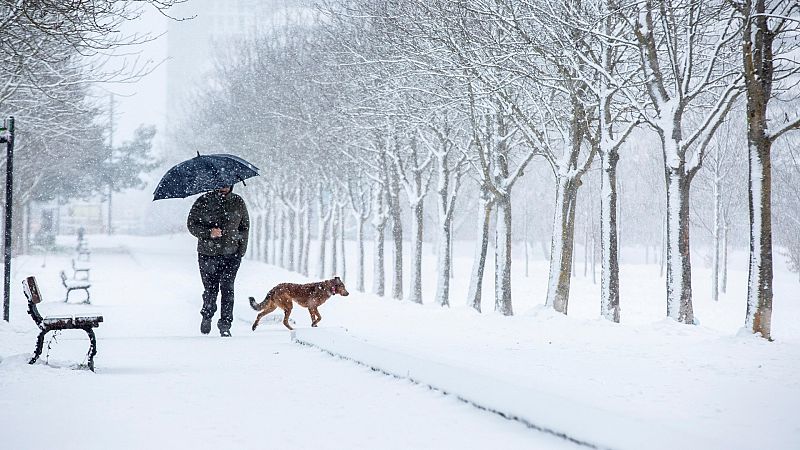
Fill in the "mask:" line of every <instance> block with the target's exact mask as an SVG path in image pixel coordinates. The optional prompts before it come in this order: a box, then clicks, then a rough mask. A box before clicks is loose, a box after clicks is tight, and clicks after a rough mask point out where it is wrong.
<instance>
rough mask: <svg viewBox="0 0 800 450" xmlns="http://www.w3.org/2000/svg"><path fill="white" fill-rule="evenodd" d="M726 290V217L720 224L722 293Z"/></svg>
mask: <svg viewBox="0 0 800 450" xmlns="http://www.w3.org/2000/svg"><path fill="white" fill-rule="evenodd" d="M726 292H728V219H727V217H726V218H725V219H724V220H723V226H722V293H723V294H724V293H726Z"/></svg>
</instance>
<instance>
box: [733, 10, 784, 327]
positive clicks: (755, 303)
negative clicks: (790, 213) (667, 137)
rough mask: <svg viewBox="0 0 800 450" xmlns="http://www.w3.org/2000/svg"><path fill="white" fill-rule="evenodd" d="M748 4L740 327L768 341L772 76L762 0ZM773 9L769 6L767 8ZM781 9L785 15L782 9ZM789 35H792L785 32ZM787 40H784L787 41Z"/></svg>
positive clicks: (771, 35)
mask: <svg viewBox="0 0 800 450" xmlns="http://www.w3.org/2000/svg"><path fill="white" fill-rule="evenodd" d="M749 3H750V2H748V4H747V5H746V6H747V17H746V24H745V32H744V36H743V40H742V56H743V60H744V61H743V62H744V64H743V66H744V67H743V68H744V79H745V86H746V87H747V149H748V158H749V162H750V164H749V171H748V173H749V177H748V178H749V189H748V203H749V209H750V263H749V266H748V272H749V273H748V282H747V315H746V316H745V325H746V326H747V327H748V328H749V329H750V330H752V331H753V333H756V334H761V337H763V338H764V339H769V340H772V337H771V328H772V295H773V293H772V281H773V280H772V277H773V273H772V187H771V186H772V162H771V155H770V154H771V150H772V139H773V137H771V136H769V135H768V134H767V105H768V102H769V101H770V98H771V93H772V84H773V79H774V76H775V67H774V60H775V59H776V55H774V54H773V45H774V40H775V37H776V36H777V32H776V31H774V30H771V29H770V27H769V25H770V22H769V20H768V18H767V14H766V13H767V7H766V2H765V0H756V1H754V2H753V3H754V4H749ZM771 8H772V7H771ZM786 11H790V10H789V9H787V10H786ZM784 34H787V35H791V34H792V33H784ZM786 39H788V37H787V38H786Z"/></svg>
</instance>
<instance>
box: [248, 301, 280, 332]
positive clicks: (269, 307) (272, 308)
mask: <svg viewBox="0 0 800 450" xmlns="http://www.w3.org/2000/svg"><path fill="white" fill-rule="evenodd" d="M277 307H278V305H276V304H275V303H273V302H270V303H269V304H267V307H266V308H264V309H262V310H261V312H260V313H258V316H256V321H255V322H253V331H256V327H257V326H258V322H259V321H260V320H261V318H262V317H264V316H266V315H267V314H269V313H271V312H272V311H275V309H276V308H277Z"/></svg>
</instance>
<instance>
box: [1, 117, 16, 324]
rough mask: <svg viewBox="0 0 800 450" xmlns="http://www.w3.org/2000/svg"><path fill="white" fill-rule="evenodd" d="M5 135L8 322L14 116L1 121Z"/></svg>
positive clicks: (6, 308) (5, 304) (5, 301)
mask: <svg viewBox="0 0 800 450" xmlns="http://www.w3.org/2000/svg"><path fill="white" fill-rule="evenodd" d="M0 131H5V135H3V136H0V143H5V144H6V226H5V229H4V231H5V240H4V241H3V242H4V243H3V250H4V253H5V261H4V267H5V270H4V271H3V320H5V321H6V322H8V317H9V304H10V298H11V297H10V295H11V292H10V289H11V210H12V209H13V207H12V205H13V203H12V200H13V194H14V116H10V117H9V118H8V119H6V120H5V121H4V123H3V128H2V129H0Z"/></svg>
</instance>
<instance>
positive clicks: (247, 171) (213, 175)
mask: <svg viewBox="0 0 800 450" xmlns="http://www.w3.org/2000/svg"><path fill="white" fill-rule="evenodd" d="M256 176H258V167H256V166H254V165H252V164H250V163H249V162H247V161H245V160H244V159H242V158H239V157H238V156H234V155H227V154H215V155H200V153H198V154H197V156H195V157H194V158H192V159H190V160H187V161H184V162H182V163H180V164H178V165H176V166H174V167H172V168H171V169H169V170H168V171H167V173H166V174H164V176H163V177H162V178H161V181H160V182H159V183H158V187H157V188H156V190H155V192H153V200H161V199H165V198H185V197H189V196H190V195H195V194H199V193H202V192H208V191H213V190H214V189H219V188H221V187H225V186H233V185H234V184H236V183H238V182H240V181H242V182H244V180H246V179H248V178H251V177H256Z"/></svg>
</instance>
